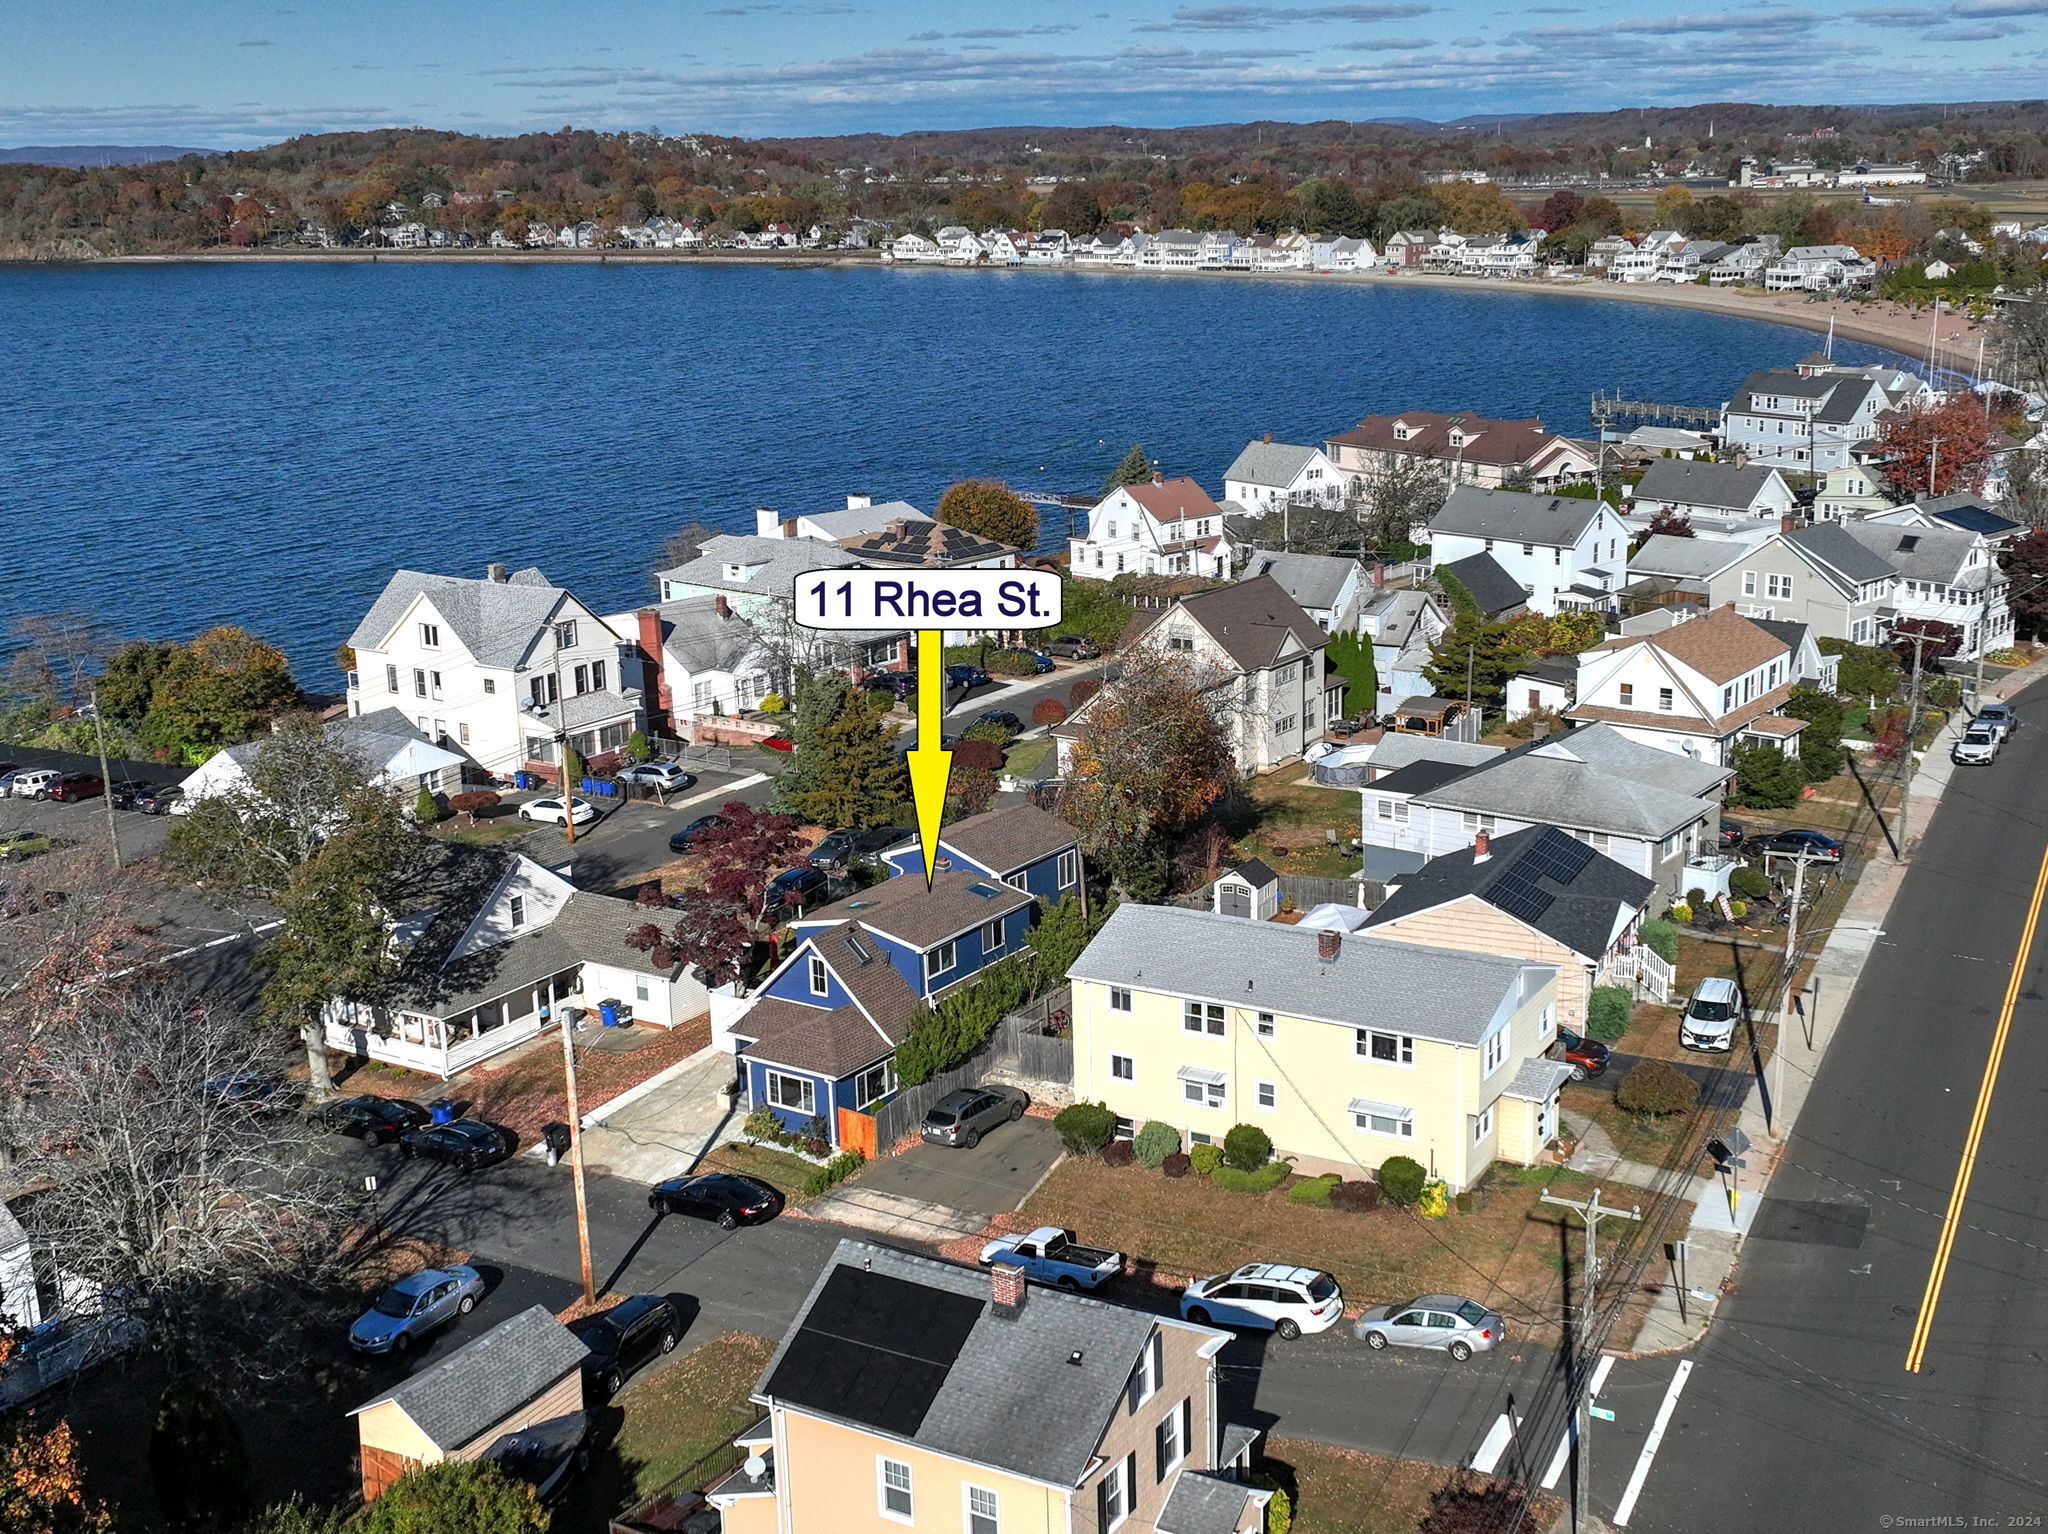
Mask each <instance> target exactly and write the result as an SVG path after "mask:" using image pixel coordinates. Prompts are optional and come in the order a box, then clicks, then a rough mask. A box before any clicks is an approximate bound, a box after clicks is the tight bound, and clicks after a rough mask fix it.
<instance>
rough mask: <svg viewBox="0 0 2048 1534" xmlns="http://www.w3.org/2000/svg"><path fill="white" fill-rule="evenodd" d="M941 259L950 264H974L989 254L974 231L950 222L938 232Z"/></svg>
mask: <svg viewBox="0 0 2048 1534" xmlns="http://www.w3.org/2000/svg"><path fill="white" fill-rule="evenodd" d="M938 246H939V259H940V260H941V261H943V262H944V263H945V264H946V265H948V266H972V265H973V264H974V263H975V262H977V261H979V260H981V259H982V257H983V256H985V255H987V254H988V252H987V250H986V249H985V248H984V247H983V245H982V243H981V241H979V240H977V239H976V238H975V237H974V231H973V230H971V229H964V228H962V227H961V226H960V225H958V224H948V225H947V226H946V227H945V228H943V229H941V230H940V231H939V232H938Z"/></svg>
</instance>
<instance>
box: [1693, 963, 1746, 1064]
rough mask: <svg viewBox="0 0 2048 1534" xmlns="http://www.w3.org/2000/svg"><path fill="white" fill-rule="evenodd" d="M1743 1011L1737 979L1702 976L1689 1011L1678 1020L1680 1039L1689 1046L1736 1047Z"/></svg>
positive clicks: (1714, 1048)
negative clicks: (1736, 1028)
mask: <svg viewBox="0 0 2048 1534" xmlns="http://www.w3.org/2000/svg"><path fill="white" fill-rule="evenodd" d="M1742 1014H1743V1006H1742V992H1741V990H1740V989H1738V988H1737V986H1736V984H1735V982H1734V981H1733V980H1724V979H1720V978H1718V977H1717V978H1713V979H1707V980H1702V981H1701V982H1700V983H1699V984H1698V985H1696V986H1694V987H1693V992H1692V999H1691V1000H1690V1001H1688V1002H1687V1003H1686V1004H1685V1015H1684V1016H1682V1017H1681V1018H1679V1020H1678V1042H1679V1044H1680V1046H1681V1047H1683V1048H1685V1049H1700V1050H1708V1051H1711V1052H1714V1053H1719V1052H1720V1051H1722V1050H1725V1049H1732V1048H1734V1046H1735V1025H1736V1024H1737V1023H1738V1022H1740V1021H1741V1020H1742Z"/></svg>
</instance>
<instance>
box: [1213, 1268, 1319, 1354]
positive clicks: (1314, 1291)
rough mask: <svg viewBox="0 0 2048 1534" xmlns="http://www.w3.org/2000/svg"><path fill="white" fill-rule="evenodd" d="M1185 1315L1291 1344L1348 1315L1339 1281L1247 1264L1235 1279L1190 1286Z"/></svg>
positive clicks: (1221, 1277)
mask: <svg viewBox="0 0 2048 1534" xmlns="http://www.w3.org/2000/svg"><path fill="white" fill-rule="evenodd" d="M1180 1313H1181V1316H1182V1318H1183V1319H1185V1320H1189V1321H1192V1322H1194V1323H1195V1324H1196V1325H1197V1326H1208V1325H1210V1324H1212V1323H1213V1324H1215V1325H1218V1326H1249V1327H1255V1328H1258V1329H1260V1330H1264V1331H1274V1332H1278V1333H1279V1334H1280V1335H1281V1336H1282V1337H1283V1338H1285V1339H1286V1340H1287V1341H1289V1342H1292V1341H1293V1340H1294V1339H1295V1338H1297V1337H1299V1336H1301V1335H1302V1334H1303V1333H1304V1332H1321V1331H1328V1330H1329V1329H1330V1328H1331V1327H1333V1326H1335V1325H1336V1324H1337V1322H1338V1320H1339V1319H1340V1318H1342V1316H1343V1314H1344V1291H1343V1290H1342V1289H1340V1288H1338V1287H1337V1280H1336V1279H1334V1278H1332V1277H1330V1275H1329V1274H1327V1273H1321V1272H1318V1271H1317V1270H1316V1269H1314V1268H1300V1267H1295V1266H1293V1265H1292V1264H1289V1263H1284V1262H1248V1263H1246V1264H1245V1265H1244V1266H1243V1267H1241V1268H1239V1269H1238V1270H1237V1271H1236V1272H1235V1273H1218V1274H1216V1275H1215V1276H1213V1277H1211V1278H1198V1279H1196V1280H1195V1281H1194V1282H1193V1283H1191V1284H1189V1285H1188V1287H1187V1292H1186V1293H1185V1294H1183V1295H1182V1296H1181V1297H1180Z"/></svg>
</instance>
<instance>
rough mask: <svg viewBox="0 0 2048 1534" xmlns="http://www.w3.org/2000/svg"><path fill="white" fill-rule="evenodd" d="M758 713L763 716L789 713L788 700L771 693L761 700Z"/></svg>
mask: <svg viewBox="0 0 2048 1534" xmlns="http://www.w3.org/2000/svg"><path fill="white" fill-rule="evenodd" d="M759 706H760V711H761V712H762V713H764V714H782V713H787V712H788V711H789V699H787V698H785V697H783V695H782V694H781V693H779V692H771V693H769V694H768V695H767V696H765V697H764V698H762V699H761V702H760V705H759Z"/></svg>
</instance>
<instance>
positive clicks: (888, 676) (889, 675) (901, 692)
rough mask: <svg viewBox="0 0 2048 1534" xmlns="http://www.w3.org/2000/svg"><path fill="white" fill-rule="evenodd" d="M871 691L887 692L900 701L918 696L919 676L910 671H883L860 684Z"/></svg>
mask: <svg viewBox="0 0 2048 1534" xmlns="http://www.w3.org/2000/svg"><path fill="white" fill-rule="evenodd" d="M860 685H861V686H863V687H865V688H867V689H868V690H869V691H870V692H886V693H888V694H889V695H890V696H891V697H893V698H894V699H895V700H896V701H897V702H898V703H908V702H909V701H910V700H911V699H912V698H914V697H916V696H917V677H916V675H915V674H914V673H912V672H909V671H882V672H877V673H876V674H875V675H874V676H871V677H869V678H868V679H867V680H866V681H864V682H862V683H861V684H860Z"/></svg>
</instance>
